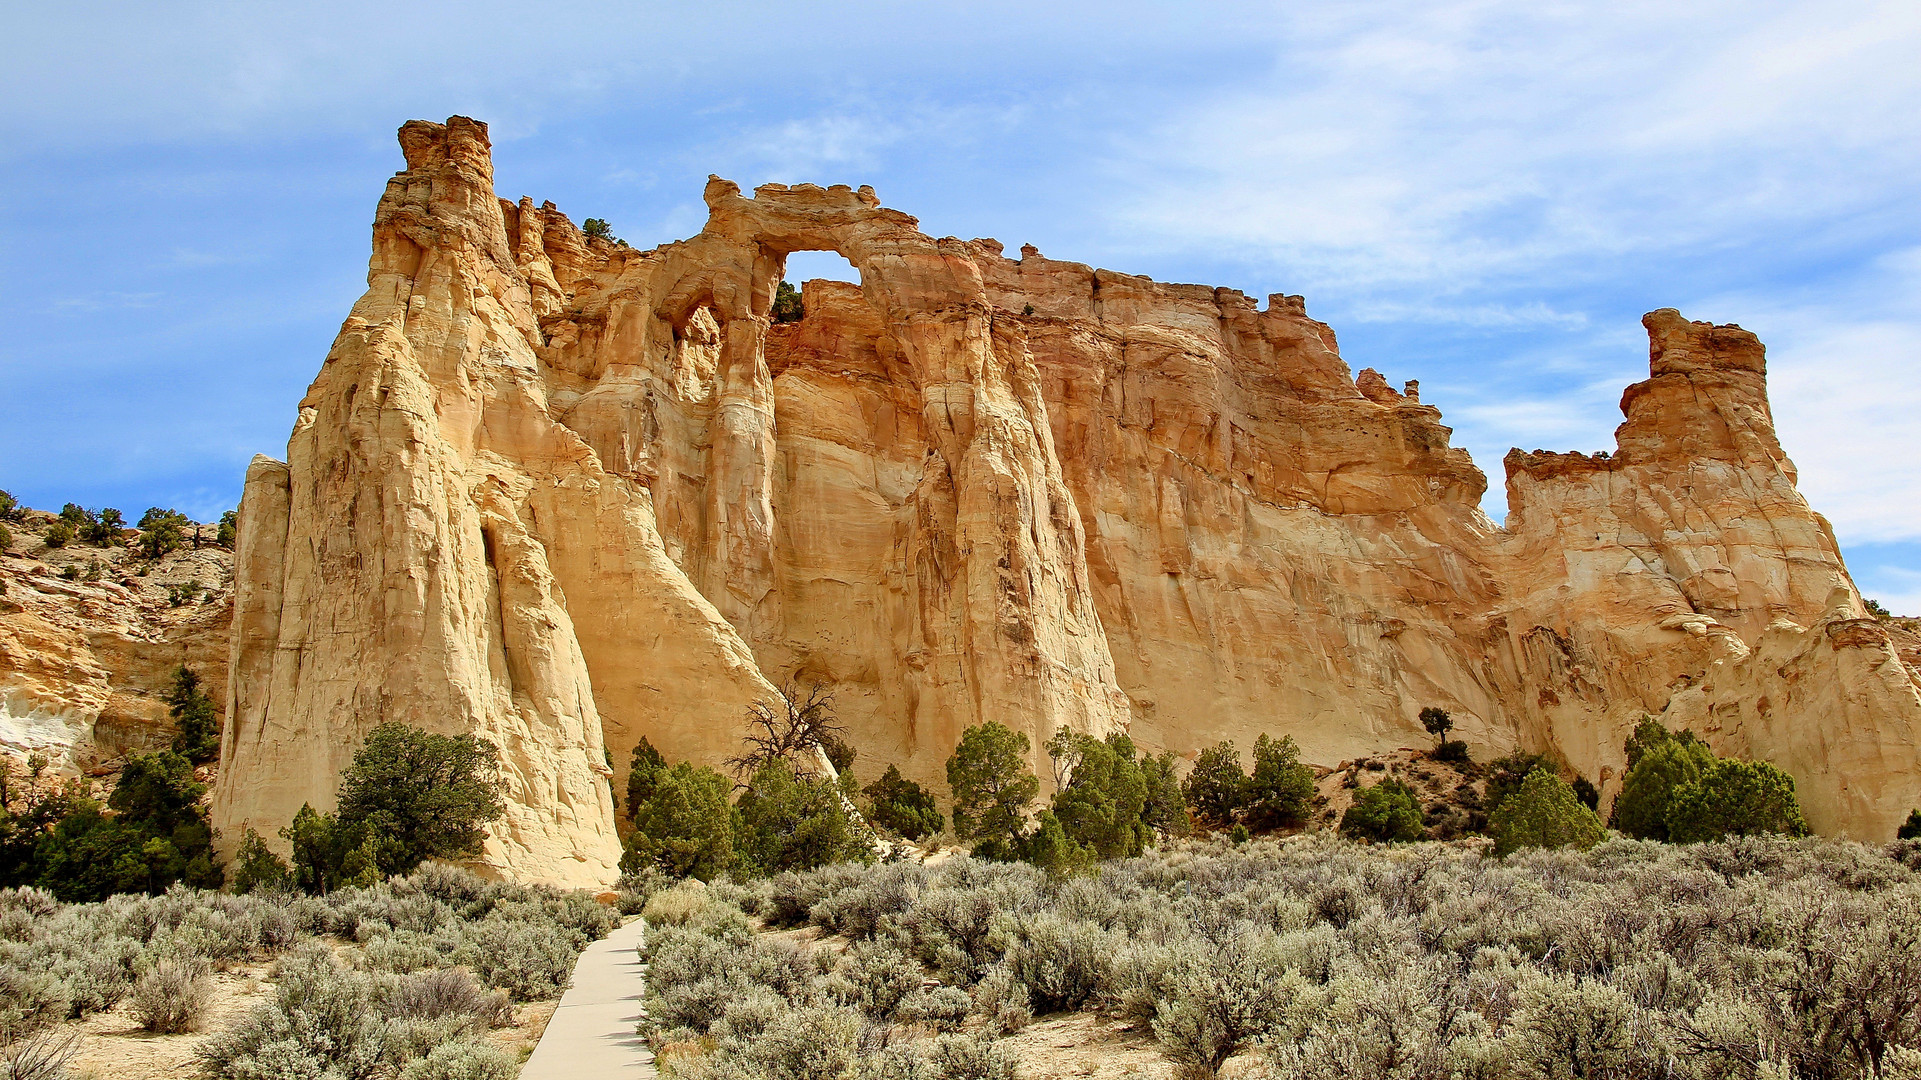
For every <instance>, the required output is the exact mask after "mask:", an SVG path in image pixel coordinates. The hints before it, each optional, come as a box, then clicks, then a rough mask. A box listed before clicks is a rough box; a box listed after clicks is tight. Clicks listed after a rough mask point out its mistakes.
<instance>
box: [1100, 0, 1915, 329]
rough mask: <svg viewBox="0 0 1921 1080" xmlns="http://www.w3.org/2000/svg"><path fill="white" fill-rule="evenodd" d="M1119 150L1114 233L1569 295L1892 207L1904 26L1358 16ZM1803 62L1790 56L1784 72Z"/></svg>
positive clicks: (1908, 61) (1391, 11) (1804, 11)
mask: <svg viewBox="0 0 1921 1080" xmlns="http://www.w3.org/2000/svg"><path fill="white" fill-rule="evenodd" d="M1352 11H1353V14H1351V15H1345V16H1344V15H1342V14H1340V13H1339V12H1336V13H1334V14H1330V15H1327V16H1325V17H1324V18H1323V19H1322V20H1320V21H1319V23H1317V24H1311V25H1310V32H1309V33H1307V34H1306V35H1304V36H1303V37H1302V38H1298V39H1296V40H1295V41H1293V42H1292V43H1291V44H1290V47H1289V48H1288V49H1287V50H1286V51H1285V52H1283V53H1282V55H1281V56H1280V57H1278V58H1277V61H1276V66H1275V70H1274V72H1273V73H1272V74H1271V75H1270V76H1269V77H1268V78H1267V79H1266V80H1264V81H1263V82H1262V83H1261V84H1260V85H1256V86H1237V87H1234V88H1232V89H1229V90H1226V91H1223V92H1221V93H1218V94H1214V95H1211V96H1210V97H1208V98H1207V99H1206V100H1203V101H1199V102H1194V103H1190V104H1186V105H1185V106H1183V107H1177V108H1175V109H1173V110H1172V111H1171V114H1170V115H1168V116H1166V117H1163V118H1161V119H1160V121H1159V122H1157V123H1154V124H1152V125H1151V126H1149V127H1148V128H1147V129H1146V130H1145V131H1143V132H1141V133H1140V134H1138V135H1134V136H1130V137H1123V138H1122V139H1120V140H1118V149H1117V155H1116V159H1115V160H1114V161H1113V163H1112V172H1113V173H1114V175H1115V177H1116V182H1117V184H1118V185H1120V186H1122V187H1124V188H1127V189H1128V190H1129V192H1130V196H1129V197H1128V198H1126V199H1124V200H1123V201H1121V202H1120V204H1119V205H1118V206H1117V207H1116V208H1115V212H1116V214H1117V215H1118V216H1119V217H1120V218H1121V219H1122V220H1124V221H1126V222H1128V223H1129V224H1131V225H1134V226H1137V227H1139V228H1141V229H1143V230H1144V231H1145V232H1147V233H1148V234H1150V235H1151V236H1152V237H1154V238H1156V239H1158V240H1159V241H1160V242H1161V243H1164V244H1178V245H1187V244H1192V243H1194V242H1196V241H1197V240H1203V239H1204V240H1206V241H1207V242H1211V243H1216V244H1221V245H1225V246H1229V247H1232V248H1236V249H1239V250H1241V251H1243V252H1245V253H1247V254H1248V255H1249V256H1250V257H1257V258H1266V259H1268V260H1271V261H1275V262H1279V263H1282V264H1285V265H1288V266H1290V267H1293V268H1295V269H1297V270H1298V271H1300V272H1302V273H1305V274H1306V275H1308V277H1309V278H1310V280H1314V281H1318V282H1319V283H1321V284H1322V285H1323V286H1347V285H1356V284H1359V285H1380V286H1404V285H1408V284H1411V283H1417V282H1418V283H1425V284H1429V285H1433V286H1437V287H1438V288H1439V289H1441V290H1442V293H1441V295H1448V294H1451V293H1453V292H1456V291H1458V290H1460V289H1461V288H1463V287H1465V286H1470V285H1473V284H1477V283H1481V282H1485V281H1489V280H1492V279H1507V280H1515V279H1520V278H1525V277H1532V276H1534V275H1537V274H1540V273H1542V272H1544V271H1546V270H1548V269H1549V268H1550V267H1551V268H1553V272H1555V273H1559V274H1567V273H1574V272H1578V267H1576V266H1574V265H1572V264H1573V263H1574V262H1576V261H1578V260H1590V259H1594V258H1597V257H1608V256H1617V255H1621V254H1623V253H1645V252H1660V251H1677V250H1680V251H1686V250H1695V251H1698V250H1702V249H1704V248H1706V247H1710V246H1712V245H1715V244H1718V243H1723V242H1726V241H1727V240H1729V239H1730V233H1733V232H1738V231H1739V230H1743V229H1752V228H1754V227H1755V226H1757V225H1761V224H1779V223H1784V222H1789V223H1800V224H1810V223H1812V224H1816V225H1819V224H1822V223H1824V222H1826V221H1827V220H1828V219H1831V218H1833V217H1834V216H1836V215H1840V214H1845V213H1848V212H1852V211H1858V210H1860V209H1862V208H1864V207H1869V206H1875V205H1883V204H1886V203H1889V202H1892V201H1897V200H1898V199H1900V198H1902V197H1903V196H1905V195H1906V194H1908V193H1910V192H1911V191H1912V188H1913V184H1914V179H1913V177H1914V175H1915V172H1916V167H1917V166H1921V65H1916V64H1914V63H1912V57H1913V56H1914V55H1915V54H1916V53H1917V52H1921V9H1918V8H1915V7H1914V6H1912V5H1907V4H1901V5H1896V4H1882V3H1855V4H1821V5H1815V4H1773V5H1762V6H1760V7H1758V8H1757V7H1756V6H1754V5H1734V4H1726V3H1710V4H1692V5H1686V6H1685V7H1680V6H1675V5H1669V4H1654V3H1640V4H1635V3H1628V4H1611V5H1605V6H1602V5H1592V6H1590V5H1567V4H1559V5H1557V4H1547V5H1542V4H1537V3H1523V2H1498V3H1496V2H1459V3H1453V4H1442V5H1432V4H1416V3H1407V4H1361V5H1357V6H1355V7H1354V8H1353V9H1352ZM1800 44H1805V45H1806V48H1800V47H1799V46H1800Z"/></svg>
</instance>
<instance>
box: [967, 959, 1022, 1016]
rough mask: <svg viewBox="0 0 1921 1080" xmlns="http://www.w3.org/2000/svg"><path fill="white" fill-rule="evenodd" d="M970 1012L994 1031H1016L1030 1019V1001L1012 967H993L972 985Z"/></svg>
mask: <svg viewBox="0 0 1921 1080" xmlns="http://www.w3.org/2000/svg"><path fill="white" fill-rule="evenodd" d="M974 1010H975V1011H976V1012H978V1013H980V1014H981V1015H982V1016H985V1017H987V1021H988V1023H989V1024H990V1025H991V1026H992V1027H993V1028H994V1029H995V1030H997V1031H1003V1032H1005V1031H1019V1030H1020V1029H1021V1028H1024V1027H1026V1026H1027V1025H1028V1024H1029V1023H1030V1022H1032V1021H1033V1019H1034V998H1033V995H1032V994H1030V993H1029V992H1028V990H1027V984H1026V983H1025V982H1024V981H1022V979H1021V977H1020V975H1019V974H1017V973H1016V972H1015V971H1014V969H1013V967H1011V966H1009V965H1007V964H997V965H995V966H994V967H991V968H989V969H987V972H986V974H984V975H983V976H982V977H981V979H980V981H979V982H977V983H975V984H974Z"/></svg>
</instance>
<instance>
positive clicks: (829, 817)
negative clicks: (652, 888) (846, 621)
mask: <svg viewBox="0 0 1921 1080" xmlns="http://www.w3.org/2000/svg"><path fill="white" fill-rule="evenodd" d="M770 715H771V714H770ZM796 715H803V714H796ZM803 719H804V715H803ZM768 723H769V729H770V731H774V732H776V734H775V735H774V736H770V741H771V742H779V741H781V740H780V739H779V734H780V733H782V732H784V731H785V730H786V729H785V728H784V727H783V725H782V724H781V723H779V722H778V721H776V720H769V721H768ZM829 734H831V733H829ZM816 745H819V743H818V742H810V743H805V744H802V745H800V746H783V747H776V748H774V749H771V750H763V751H761V752H756V753H754V754H752V755H750V756H749V757H747V758H743V759H742V760H741V761H740V762H739V763H738V764H739V765H740V766H741V767H742V768H744V769H751V773H750V775H749V776H748V778H747V781H746V783H745V784H743V785H742V786H741V791H740V794H739V797H738V798H734V799H730V796H731V794H732V791H733V788H734V785H733V784H732V783H731V782H729V781H728V779H727V778H726V777H725V776H723V775H721V774H720V773H718V772H716V771H715V770H713V769H710V768H708V767H706V766H703V765H695V764H693V763H692V762H687V761H682V762H677V763H675V764H674V765H672V766H669V765H668V764H667V762H666V759H665V758H663V757H662V756H661V754H660V752H659V751H658V750H656V749H654V746H653V744H652V743H650V742H648V741H647V740H646V739H642V740H641V741H640V742H639V744H638V745H636V746H635V747H634V756H633V761H632V763H631V765H630V767H629V769H628V773H627V811H628V816H629V818H630V819H631V820H632V822H633V831H632V832H631V833H629V834H628V836H627V839H626V841H625V844H624V852H623V854H622V856H621V861H620V867H621V870H622V871H623V872H624V873H628V874H637V873H641V872H643V871H646V870H654V871H658V872H660V873H663V874H666V875H668V876H669V877H676V878H679V877H694V878H698V879H700V880H703V881H706V880H712V879H714V878H716V877H719V876H720V875H722V874H729V873H732V874H739V875H743V876H750V877H751V876H754V875H758V874H770V873H778V872H781V871H783V870H805V869H811V868H813V867H817V866H824V865H827V864H829V863H835V862H843V861H850V860H851V861H860V860H871V859H872V858H874V834H873V831H872V829H871V828H869V827H868V825H867V823H866V822H865V821H864V820H863V819H862V818H861V816H860V815H859V813H858V812H857V811H856V810H855V809H854V807H853V804H852V803H851V801H850V800H849V798H848V790H847V789H846V788H844V787H843V786H840V785H836V784H834V783H832V782H831V781H829V780H828V779H827V778H826V777H824V776H817V775H813V774H812V773H807V772H802V771H800V770H798V769H796V768H795V767H794V764H793V762H792V760H791V759H790V757H789V756H788V754H789V753H793V752H795V751H800V750H812V749H813V747H814V746H816ZM796 756H799V755H798V754H796ZM892 775H893V777H894V778H895V779H896V780H900V774H899V772H898V771H895V772H894V773H893V774H892ZM852 776H853V774H852V773H851V772H850V773H847V774H845V777H844V782H849V783H850V782H851V778H852ZM915 793H919V796H920V798H921V799H923V800H924V799H925V795H926V793H925V792H922V791H921V790H920V788H919V786H918V785H915V784H913V783H911V782H909V781H906V780H900V786H899V787H898V788H895V789H893V790H892V792H891V796H892V798H893V799H894V800H896V803H897V805H896V808H897V809H898V810H900V811H901V812H902V813H904V814H907V815H908V817H909V823H910V824H911V823H912V820H913V819H912V817H911V815H912V813H913V812H914V808H915V807H916V806H917V805H918V803H917V802H916V796H915ZM927 801H931V800H927ZM935 816H936V818H938V816H939V813H938V811H936V812H935Z"/></svg>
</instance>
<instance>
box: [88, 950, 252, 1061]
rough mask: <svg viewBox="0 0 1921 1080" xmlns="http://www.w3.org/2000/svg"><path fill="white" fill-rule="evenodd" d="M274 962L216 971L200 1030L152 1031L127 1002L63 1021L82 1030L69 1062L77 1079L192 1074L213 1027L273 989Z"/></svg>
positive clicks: (235, 1019) (232, 1019)
mask: <svg viewBox="0 0 1921 1080" xmlns="http://www.w3.org/2000/svg"><path fill="white" fill-rule="evenodd" d="M271 968H272V965H271V964H246V965H241V966H237V967H235V968H233V969H232V970H230V971H222V972H215V973H214V975H213V976H212V978H213V987H214V989H213V997H212V999H211V1001H210V1002H209V1003H208V1008H207V1017H206V1019H205V1020H204V1021H203V1022H202V1023H201V1029H202V1030H201V1031H199V1032H193V1033H189V1034H186V1035H150V1034H148V1033H146V1032H144V1031H142V1030H140V1021H138V1020H136V1019H134V1015H133V1009H132V1007H131V1006H130V1005H129V1004H128V1003H127V1002H126V1001H122V1002H121V1003H120V1004H118V1005H116V1006H114V1007H113V1008H112V1009H110V1010H108V1011H106V1012H103V1013H95V1014H93V1015H92V1016H89V1017H87V1018H86V1019H85V1020H76V1021H72V1022H70V1023H68V1024H66V1025H64V1026H63V1027H64V1030H67V1031H78V1032H79V1033H80V1048H79V1052H78V1053H76V1054H75V1055H74V1057H73V1063H72V1065H71V1066H70V1067H69V1072H70V1073H72V1075H73V1077H74V1080H173V1078H176V1077H187V1076H192V1075H193V1074H194V1073H195V1071H196V1070H197V1069H198V1062H197V1061H196V1060H195V1059H194V1050H195V1049H196V1048H197V1047H199V1045H200V1041H201V1040H202V1039H204V1038H206V1037H207V1036H206V1033H207V1032H210V1031H219V1030H222V1029H224V1028H226V1027H228V1026H230V1025H232V1024H234V1023H236V1022H238V1021H239V1019H240V1018H241V1017H243V1016H245V1015H246V1014H247V1012H248V1011H249V1010H250V1009H252V1008H253V1005H254V1002H256V1001H259V1000H261V999H262V998H263V997H264V996H265V995H267V994H268V993H270V992H271V987H270V986H269V985H268V984H267V982H266V975H267V972H268V971H269V970H270V969H271Z"/></svg>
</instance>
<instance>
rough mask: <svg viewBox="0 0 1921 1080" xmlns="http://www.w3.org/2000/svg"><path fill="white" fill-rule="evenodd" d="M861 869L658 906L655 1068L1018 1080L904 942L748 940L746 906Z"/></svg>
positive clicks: (686, 896)
mask: <svg viewBox="0 0 1921 1080" xmlns="http://www.w3.org/2000/svg"><path fill="white" fill-rule="evenodd" d="M889 869H890V868H883V869H882V870H881V871H877V872H878V873H887V872H888V870H889ZM891 869H895V870H904V869H905V868H903V867H898V866H897V867H894V868H891ZM865 872H866V871H865V868H855V867H851V866H845V865H843V866H836V867H829V868H826V869H823V870H817V871H813V872H811V873H810V874H808V875H797V874H792V873H789V874H782V875H780V876H778V877H776V878H774V879H772V884H769V883H763V888H762V889H761V891H760V892H759V893H749V892H747V891H746V890H743V889H739V888H737V887H734V886H730V885H726V884H724V883H723V884H720V885H717V886H714V887H709V886H704V885H700V884H699V883H695V882H690V883H684V884H683V885H680V886H676V887H675V888H673V889H671V890H668V891H667V892H663V893H659V894H656V895H655V896H654V897H653V898H652V899H650V900H649V902H648V912H649V916H648V917H649V931H648V938H647V942H646V944H645V945H644V946H643V947H642V950H641V951H642V955H643V956H644V957H645V958H646V959H647V961H648V966H647V992H648V996H647V1001H646V1010H645V1012H646V1017H647V1019H646V1020H645V1021H643V1023H642V1025H641V1031H642V1033H643V1034H645V1035H647V1036H648V1038H649V1040H650V1041H651V1042H652V1043H653V1045H654V1047H655V1052H656V1055H657V1061H658V1062H659V1064H660V1067H661V1071H662V1072H663V1073H664V1074H665V1075H667V1076H670V1077H676V1078H689V1080H691V1078H701V1080H750V1078H752V1080H764V1078H776V1080H898V1078H925V1080H1013V1076H1014V1071H1013V1062H1012V1060H1011V1059H1010V1057H1009V1056H1008V1055H1007V1054H1006V1053H1005V1052H1004V1051H1003V1050H1002V1049H1001V1048H1000V1047H999V1046H997V1045H996V1044H995V1041H994V1038H993V1036H992V1035H991V1034H989V1033H987V1032H984V1031H983V1032H976V1033H974V1034H962V1033H961V1032H960V1028H961V1026H962V1024H963V1022H964V1021H965V1020H966V1018H967V1015H968V1013H969V1012H970V1011H972V1008H973V1000H974V999H973V996H972V995H970V994H968V993H966V992H965V991H963V990H961V989H958V988H955V987H947V986H934V987H928V986H926V985H925V983H926V978H925V970H924V968H923V967H922V965H921V963H920V962H919V961H918V960H917V959H916V958H915V957H914V956H913V955H911V953H910V952H909V951H907V950H906V949H904V948H902V947H901V945H900V944H899V943H898V942H895V941H890V940H883V939H880V938H877V937H874V936H872V935H870V936H868V937H866V938H864V939H863V940H861V941H860V942H858V943H856V944H855V945H854V946H853V947H852V948H850V949H848V950H847V951H846V953H845V954H844V955H841V956H835V955H834V954H833V953H832V952H831V951H829V950H825V949H819V948H815V947H814V946H812V945H808V944H800V943H796V942H793V941H789V940H785V939H781V938H774V937H767V936H755V935H754V933H753V932H752V928H751V924H750V922H749V920H748V917H747V914H746V912H745V910H744V908H743V905H745V906H746V907H751V908H754V909H755V910H760V909H761V908H762V907H764V906H766V905H767V904H768V903H769V896H770V894H771V893H772V892H773V891H774V890H775V889H776V888H777V887H778V884H779V883H781V882H791V883H798V882H812V881H814V880H815V879H817V878H821V877H825V878H828V879H831V880H835V881H843V882H844V881H848V880H850V878H851V877H855V876H858V875H860V874H863V873H865ZM657 917H658V918H659V919H660V921H659V922H656V921H654V920H655V919H656V918H657Z"/></svg>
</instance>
